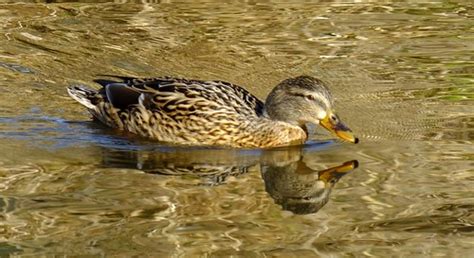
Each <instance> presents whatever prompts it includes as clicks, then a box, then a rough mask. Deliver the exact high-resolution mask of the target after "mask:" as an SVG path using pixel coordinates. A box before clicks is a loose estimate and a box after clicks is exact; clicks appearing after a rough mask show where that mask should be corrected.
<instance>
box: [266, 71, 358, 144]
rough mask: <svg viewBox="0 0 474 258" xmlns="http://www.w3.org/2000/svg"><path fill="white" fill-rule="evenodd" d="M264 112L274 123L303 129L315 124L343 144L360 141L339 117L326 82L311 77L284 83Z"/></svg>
mask: <svg viewBox="0 0 474 258" xmlns="http://www.w3.org/2000/svg"><path fill="white" fill-rule="evenodd" d="M265 110H266V112H267V114H268V115H269V117H270V118H272V119H274V120H279V121H284V122H287V123H290V124H295V125H299V126H303V127H304V124H306V123H313V124H316V125H321V126H322V127H324V128H325V129H327V130H328V131H330V132H332V133H335V134H336V135H337V136H338V137H339V138H341V139H343V140H346V141H349V142H352V143H357V142H358V141H359V140H358V139H357V138H356V137H354V135H353V134H352V131H351V130H350V129H349V128H348V127H347V126H345V125H344V124H343V123H342V122H341V121H340V120H339V117H338V116H337V115H336V113H335V111H334V103H333V98H332V96H331V94H330V92H329V90H328V88H327V87H326V86H325V84H324V82H322V81H321V80H319V79H317V78H314V77H311V76H299V77H295V78H290V79H286V80H284V81H282V82H281V83H280V84H278V85H277V86H276V87H275V88H274V89H273V90H272V92H271V93H270V94H269V95H268V97H267V100H266V101H265Z"/></svg>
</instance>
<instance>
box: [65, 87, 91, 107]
mask: <svg viewBox="0 0 474 258" xmlns="http://www.w3.org/2000/svg"><path fill="white" fill-rule="evenodd" d="M67 92H68V93H69V96H71V98H73V99H75V100H76V101H77V102H79V103H81V104H82V105H83V106H85V107H87V108H89V109H95V108H96V104H95V103H94V102H95V101H94V99H96V98H97V94H98V92H97V91H96V90H93V89H90V88H87V87H86V86H83V85H72V86H69V87H68V88H67Z"/></svg>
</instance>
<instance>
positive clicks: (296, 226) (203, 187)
mask: <svg viewBox="0 0 474 258" xmlns="http://www.w3.org/2000/svg"><path fill="white" fill-rule="evenodd" d="M23 2H24V3H20V2H18V1H14V2H13V1H10V2H8V1H4V2H2V3H1V4H0V21H1V24H2V26H1V27H0V32H1V33H0V36H1V37H0V89H1V91H2V94H0V146H1V147H0V211H1V212H0V218H1V219H0V256H2V255H8V254H19V255H21V254H24V255H30V256H39V255H46V256H49V255H52V254H56V255H57V254H65V255H84V254H86V255H109V256H110V255H121V256H132V255H133V256H139V255H148V256H149V255H153V256H160V255H161V256H180V255H183V256H194V255H201V256H206V255H215V256H229V255H234V256H239V255H240V256H251V257H260V256H273V255H274V256H285V257H286V256H289V257H291V256H347V255H356V256H364V255H365V256H385V255H387V253H395V252H396V253H397V254H399V255H400V256H419V255H421V256H423V255H424V256H435V255H440V256H441V255H443V256H452V257H466V256H470V255H472V253H473V252H474V249H473V243H474V236H473V233H472V232H473V225H474V217H473V214H474V202H473V199H472V183H473V177H472V173H473V169H472V168H473V164H474V163H473V160H474V157H473V155H472V153H473V151H474V149H473V147H472V146H473V139H474V123H473V117H474V113H473V108H472V106H473V102H472V100H473V98H474V95H473V94H474V87H473V79H472V78H473V76H472V75H473V71H474V70H473V61H472V53H473V51H474V45H473V43H472V42H474V40H473V39H474V37H473V36H472V35H473V31H472V28H474V22H473V21H474V19H473V17H474V7H473V6H472V4H470V3H468V2H466V1H455V2H444V1H432V2H423V3H420V2H412V3H391V2H385V3H383V4H378V3H370V2H364V1H362V3H357V4H354V3H350V2H339V1H334V2H324V3H279V2H278V3H277V2H273V1H269V2H265V3H252V2H239V3H233V4H222V3H221V2H217V1H216V2H209V1H204V2H193V3H184V2H176V1H166V2H163V3H154V2H155V1H99V2H97V3H94V4H91V3H81V2H87V1H76V2H71V1H64V2H67V3H61V1H23ZM46 2H50V3H46ZM123 3H125V4H123ZM304 73H306V74H310V75H313V76H317V77H320V78H322V79H323V80H325V81H327V82H328V83H329V84H330V88H331V90H332V92H333V95H335V96H336V97H337V99H336V105H337V108H338V113H340V114H341V117H342V118H344V120H345V121H347V123H348V124H350V125H351V128H352V129H353V130H354V131H355V132H356V133H357V134H358V135H360V136H361V143H360V144H358V145H357V146H351V145H346V144H341V143H336V142H333V141H324V139H327V137H328V136H325V135H321V134H320V131H319V130H317V129H315V130H313V134H312V140H313V141H311V142H310V143H308V144H307V145H305V146H303V147H301V148H290V149H280V150H272V151H258V150H245V151H237V150H225V149H224V150H223V149H199V148H197V149H194V148H191V149H189V148H175V147H169V146H168V147H167V146H160V145H158V144H156V143H150V142H146V141H143V139H132V138H129V137H125V136H124V135H121V134H118V133H116V132H112V131H111V130H109V129H106V128H103V127H101V126H99V125H96V124H94V123H92V122H90V121H89V118H88V116H87V114H86V113H85V112H84V110H82V108H81V107H80V106H79V105H76V104H75V103H74V101H73V100H71V99H70V98H68V97H67V95H66V91H65V87H66V86H67V85H69V84H72V83H82V84H87V85H92V84H91V80H92V79H94V78H95V76H96V75H97V74H118V75H135V76H154V75H157V76H158V75H173V76H183V77H188V78H199V79H220V80H226V81H230V82H233V83H236V84H239V85H243V86H244V87H246V88H247V89H248V90H249V91H251V92H252V93H255V94H256V95H257V96H258V97H260V98H264V97H265V95H266V94H267V93H268V91H269V90H270V89H271V88H272V87H273V85H275V84H276V83H278V82H279V81H281V80H282V79H284V78H287V77H289V76H294V75H300V74H304ZM321 140H323V141H321ZM352 160H357V161H358V163H359V164H360V166H359V168H357V170H355V171H354V172H353V173H349V174H347V175H346V172H348V171H346V168H347V167H346V166H349V167H353V166H354V167H355V164H356V163H355V162H354V163H347V162H348V161H352ZM144 172H148V173H144ZM343 175H345V176H344V177H343V178H341V179H340V180H339V178H340V177H341V176H343ZM337 180H339V181H338V182H337V184H335V182H336V181H337ZM302 213H305V215H304V214H302Z"/></svg>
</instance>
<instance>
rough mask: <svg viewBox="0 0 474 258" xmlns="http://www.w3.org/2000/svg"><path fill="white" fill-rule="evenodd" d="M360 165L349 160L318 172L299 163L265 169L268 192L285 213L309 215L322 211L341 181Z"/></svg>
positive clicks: (264, 176)
mask: <svg viewBox="0 0 474 258" xmlns="http://www.w3.org/2000/svg"><path fill="white" fill-rule="evenodd" d="M357 166H358V163H357V161H349V162H346V163H344V164H342V165H340V166H336V167H332V168H329V169H325V170H323V171H319V172H317V171H315V170H312V169H310V168H309V167H307V166H306V165H305V164H304V162H303V161H298V162H295V163H292V164H289V165H286V166H280V167H276V166H264V167H262V177H263V179H264V181H265V190H266V191H267V192H268V193H269V194H270V196H271V197H272V198H273V199H274V200H275V202H276V203H277V204H280V205H281V206H282V208H283V209H284V210H289V211H292V212H294V213H296V214H309V213H315V212H317V211H318V210H319V209H321V208H322V207H323V206H324V205H325V204H326V203H327V202H328V199H329V194H330V193H331V189H332V187H333V186H334V184H335V183H336V182H337V181H338V180H339V178H341V177H342V176H344V175H345V174H347V173H348V172H349V171H351V170H353V169H355V168H356V167H357Z"/></svg>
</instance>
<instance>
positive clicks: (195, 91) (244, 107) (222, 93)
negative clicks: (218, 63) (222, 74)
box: [95, 75, 264, 116]
mask: <svg viewBox="0 0 474 258" xmlns="http://www.w3.org/2000/svg"><path fill="white" fill-rule="evenodd" d="M107 76H108V77H112V78H116V79H119V81H114V80H106V79H97V80H95V82H97V83H99V84H101V85H102V86H103V87H104V88H106V89H109V88H110V89H111V90H107V92H106V95H107V98H108V99H109V100H110V102H111V103H113V104H114V106H116V107H119V108H120V107H122V106H123V105H127V104H135V103H134V102H137V97H138V95H140V93H145V95H146V98H145V102H147V103H148V104H153V105H160V106H162V105H164V104H165V103H167V104H176V103H175V102H180V101H184V100H186V99H188V100H189V99H197V98H199V99H205V100H207V101H209V102H213V103H214V104H215V106H222V107H226V108H231V109H233V110H234V111H235V112H236V113H239V114H241V115H243V116H262V115H263V112H264V103H263V102H262V101H261V100H259V99H258V98H257V97H255V96H254V95H252V94H251V93H250V92H248V91H247V90H245V89H244V88H242V87H240V86H238V85H235V84H232V83H228V82H225V81H204V80H189V79H182V78H173V77H157V78H135V77H125V76H109V75H107ZM111 86H112V87H111ZM123 86H127V87H123ZM134 92H136V93H134ZM138 92H140V93H138ZM137 94H138V95H137ZM127 96H129V98H132V99H133V101H132V100H130V99H129V100H127ZM173 99H174V100H175V102H170V101H171V100H173ZM114 100H116V101H114ZM149 100H152V101H151V102H150V101H149ZM129 102H130V103H129ZM145 104H146V103H145ZM190 108H192V107H190Z"/></svg>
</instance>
